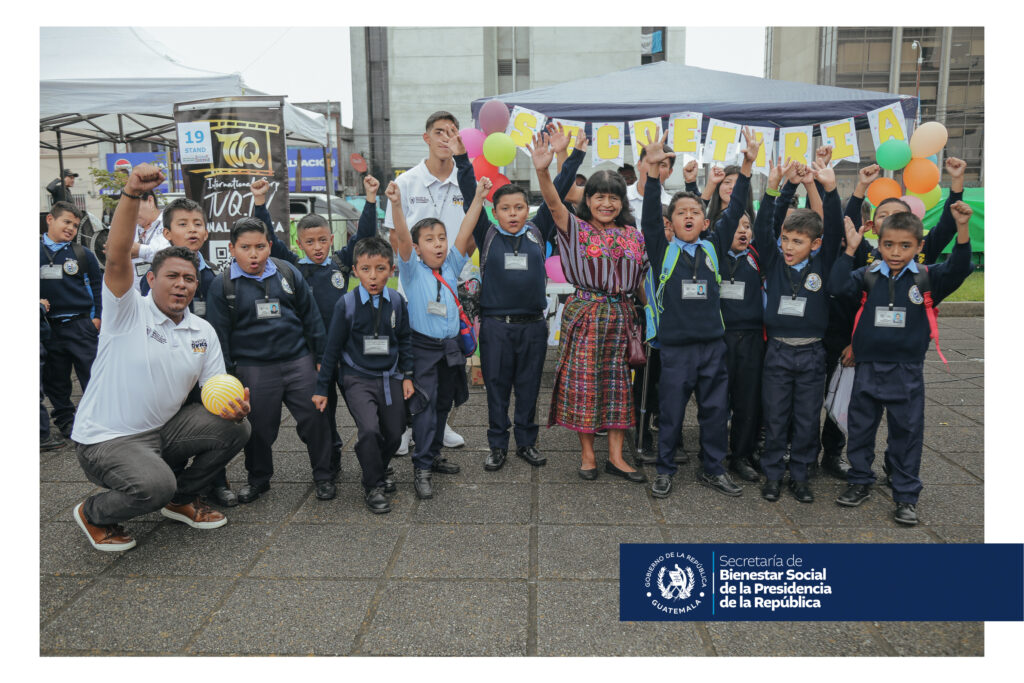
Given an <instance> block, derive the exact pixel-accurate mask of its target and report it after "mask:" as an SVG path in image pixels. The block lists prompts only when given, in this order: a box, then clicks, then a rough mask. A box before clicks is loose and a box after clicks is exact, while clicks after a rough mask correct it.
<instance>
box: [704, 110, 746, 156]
mask: <svg viewBox="0 0 1024 683" xmlns="http://www.w3.org/2000/svg"><path fill="white" fill-rule="evenodd" d="M741 128H742V126H740V124H738V123H729V122H728V121H719V120H718V119H708V132H707V135H706V136H704V163H706V164H707V163H714V164H719V165H722V164H728V163H729V161H730V160H732V159H733V157H731V156H729V155H730V153H732V154H733V155H735V152H736V147H735V146H734V147H732V148H730V145H735V144H736V142H737V141H738V140H739V139H740V137H741V133H740V130H741Z"/></svg>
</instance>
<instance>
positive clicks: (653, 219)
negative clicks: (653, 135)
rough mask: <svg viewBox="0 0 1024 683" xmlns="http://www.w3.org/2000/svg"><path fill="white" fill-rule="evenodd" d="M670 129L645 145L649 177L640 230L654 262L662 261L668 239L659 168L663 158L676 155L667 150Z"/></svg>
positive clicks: (646, 182)
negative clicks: (662, 205)
mask: <svg viewBox="0 0 1024 683" xmlns="http://www.w3.org/2000/svg"><path fill="white" fill-rule="evenodd" d="M666 140H668V131H665V133H664V134H663V135H662V136H661V139H660V140H653V141H652V142H650V143H649V144H647V145H644V158H645V159H646V160H647V177H646V178H643V179H642V180H643V182H644V199H643V204H642V208H641V209H640V230H641V232H643V234H644V247H645V248H646V250H647V258H648V259H649V260H650V261H651V262H652V263H660V262H661V258H662V255H663V254H664V252H665V248H666V247H667V246H668V240H667V239H666V238H665V219H664V216H665V214H664V212H663V209H662V208H661V176H660V175H659V174H658V168H659V167H660V165H661V162H662V160H664V159H669V158H672V157H674V156H675V152H666V151H665V141H666Z"/></svg>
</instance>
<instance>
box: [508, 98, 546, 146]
mask: <svg viewBox="0 0 1024 683" xmlns="http://www.w3.org/2000/svg"><path fill="white" fill-rule="evenodd" d="M546 119H547V117H545V116H544V114H541V113H540V112H537V111H533V110H532V109H527V108H525V107H520V106H518V105H516V106H515V107H513V108H512V113H511V114H509V117H508V126H507V127H506V128H505V133H506V134H507V135H508V136H509V137H511V138H512V142H514V143H516V147H518V148H520V149H524V148H525V147H526V146H527V145H531V144H533V136H534V135H536V134H537V133H538V132H539V131H540V130H541V128H543V127H544V123H545V121H546Z"/></svg>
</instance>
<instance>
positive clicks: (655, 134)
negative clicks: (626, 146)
mask: <svg viewBox="0 0 1024 683" xmlns="http://www.w3.org/2000/svg"><path fill="white" fill-rule="evenodd" d="M629 137H630V139H631V140H632V141H633V159H634V160H635V161H639V160H640V150H642V149H643V148H644V147H645V146H646V145H649V144H650V143H652V142H654V141H655V140H660V139H661V119H660V118H657V119H639V120H637V121H630V122H629Z"/></svg>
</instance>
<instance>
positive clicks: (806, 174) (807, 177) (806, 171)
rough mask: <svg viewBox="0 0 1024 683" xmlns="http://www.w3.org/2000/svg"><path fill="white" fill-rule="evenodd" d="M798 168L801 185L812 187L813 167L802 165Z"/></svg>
mask: <svg viewBox="0 0 1024 683" xmlns="http://www.w3.org/2000/svg"><path fill="white" fill-rule="evenodd" d="M799 166H800V170H799V173H800V182H801V183H803V184H804V185H813V184H814V167H813V166H804V165H803V164H799Z"/></svg>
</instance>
